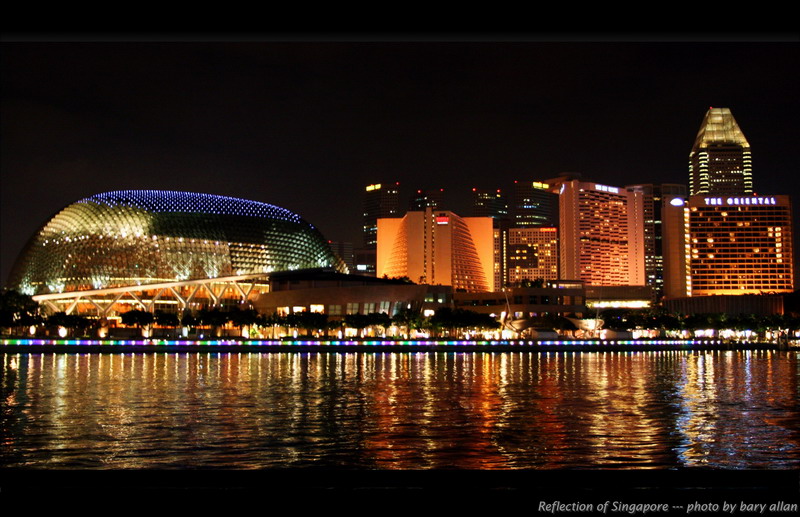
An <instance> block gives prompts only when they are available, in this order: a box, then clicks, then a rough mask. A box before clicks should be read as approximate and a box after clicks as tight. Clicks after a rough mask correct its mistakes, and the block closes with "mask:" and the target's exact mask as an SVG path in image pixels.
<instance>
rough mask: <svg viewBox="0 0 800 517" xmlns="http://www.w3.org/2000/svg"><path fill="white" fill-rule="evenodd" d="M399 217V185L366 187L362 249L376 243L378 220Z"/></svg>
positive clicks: (381, 184)
mask: <svg viewBox="0 0 800 517" xmlns="http://www.w3.org/2000/svg"><path fill="white" fill-rule="evenodd" d="M382 217H384V218H385V217H400V183H399V182H396V183H394V184H389V183H386V184H383V183H375V184H372V185H367V187H366V189H365V192H364V247H368V248H369V247H371V248H374V247H375V246H376V245H377V242H378V219H380V218H382Z"/></svg>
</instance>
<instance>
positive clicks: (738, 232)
mask: <svg viewBox="0 0 800 517" xmlns="http://www.w3.org/2000/svg"><path fill="white" fill-rule="evenodd" d="M684 226H685V228H686V234H685V251H686V270H687V275H686V293H685V295H686V296H704V295H726V294H732V295H738V294H759V293H782V292H792V291H793V289H794V272H793V251H792V207H791V202H790V200H789V196H753V195H740V196H691V197H690V198H689V201H688V204H687V207H686V209H685V210H684Z"/></svg>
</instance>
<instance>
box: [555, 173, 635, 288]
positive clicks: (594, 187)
mask: <svg viewBox="0 0 800 517" xmlns="http://www.w3.org/2000/svg"><path fill="white" fill-rule="evenodd" d="M559 188H560V192H561V195H560V202H559V207H560V220H561V225H560V234H559V240H560V247H559V254H560V257H559V259H560V260H559V262H560V271H559V274H560V276H561V278H564V279H573V280H583V281H584V282H586V284H587V285H644V284H645V274H644V224H643V221H644V218H643V203H642V194H641V193H640V192H634V191H629V190H625V189H621V188H618V187H610V186H607V185H600V184H597V183H592V182H584V181H579V180H568V181H564V182H563V183H561V184H560V187H559Z"/></svg>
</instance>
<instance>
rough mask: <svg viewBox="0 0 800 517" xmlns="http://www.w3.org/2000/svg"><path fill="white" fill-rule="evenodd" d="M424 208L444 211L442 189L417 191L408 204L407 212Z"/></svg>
mask: <svg viewBox="0 0 800 517" xmlns="http://www.w3.org/2000/svg"><path fill="white" fill-rule="evenodd" d="M426 208H433V209H434V210H435V209H437V208H438V209H440V210H441V209H444V189H443V188H440V189H432V190H423V189H418V190H417V191H416V192H415V193H414V194H413V195H412V196H411V200H410V201H409V203H408V211H409V212H415V211H418V210H425V209H426Z"/></svg>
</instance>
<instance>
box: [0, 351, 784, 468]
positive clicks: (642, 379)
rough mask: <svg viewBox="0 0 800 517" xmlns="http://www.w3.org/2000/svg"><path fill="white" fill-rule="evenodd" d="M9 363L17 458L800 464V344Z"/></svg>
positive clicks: (3, 455) (8, 398)
mask: <svg viewBox="0 0 800 517" xmlns="http://www.w3.org/2000/svg"><path fill="white" fill-rule="evenodd" d="M0 359H1V360H2V369H1V370H0V372H1V375H2V377H1V378H0V389H2V392H1V393H0V395H1V396H2V399H0V409H2V417H1V418H2V420H1V421H0V426H1V427H0V465H2V466H6V467H26V468H37V469H49V468H59V469H61V468H80V469H96V468H113V469H131V468H133V469H135V468H149V469H172V468H198V467H210V468H236V469H250V468H303V467H338V468H367V469H376V468H377V469H430V468H464V469H519V468H534V469H549V468H673V467H680V466H705V467H713V468H736V469H739V468H756V469H759V468H781V469H788V468H797V467H800V433H799V431H798V430H799V429H800V426H798V424H799V423H800V410H798V403H797V402H798V384H797V376H798V354H797V353H796V352H785V351H784V352H776V351H750V352H748V351H741V352H740V351H712V352H685V351H665V352H595V353H585V352H584V353H581V352H550V353H538V354H537V353H529V352H507V353H425V352H419V353H321V354H317V353H171V354H166V353H164V354H161V353H159V354H136V353H130V354H0Z"/></svg>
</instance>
